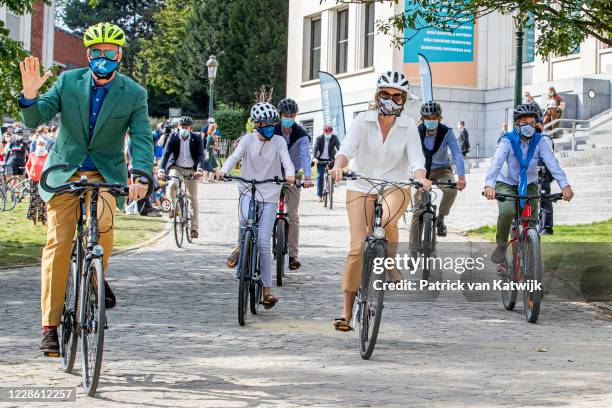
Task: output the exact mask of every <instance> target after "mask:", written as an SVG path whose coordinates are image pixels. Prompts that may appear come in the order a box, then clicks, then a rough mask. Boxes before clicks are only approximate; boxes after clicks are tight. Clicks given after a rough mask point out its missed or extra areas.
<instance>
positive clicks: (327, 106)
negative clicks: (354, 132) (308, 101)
mask: <svg viewBox="0 0 612 408" xmlns="http://www.w3.org/2000/svg"><path fill="white" fill-rule="evenodd" d="M319 80H320V81H321V107H322V110H323V126H325V125H331V126H332V128H334V133H335V134H336V136H338V139H340V141H342V139H344V135H345V134H346V130H345V127H344V105H343V103H342V90H341V89H340V84H339V83H338V80H337V79H336V78H335V77H334V76H333V75H332V74H330V73H329V72H325V71H319ZM315 134H316V133H315Z"/></svg>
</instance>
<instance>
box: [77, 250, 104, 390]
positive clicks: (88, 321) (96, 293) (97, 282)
mask: <svg viewBox="0 0 612 408" xmlns="http://www.w3.org/2000/svg"><path fill="white" fill-rule="evenodd" d="M86 268H87V274H86V275H85V276H86V279H85V281H84V282H82V285H81V298H80V310H81V311H80V319H79V320H80V321H81V324H82V326H83V328H82V330H81V361H82V366H81V370H82V375H83V388H85V392H86V393H87V395H89V396H90V397H93V396H94V395H95V393H96V389H97V388H98V382H99V380H100V371H101V369H102V355H103V353H104V330H105V328H106V305H105V293H104V270H103V268H102V259H101V258H94V259H93V260H92V261H91V262H90V263H89V264H87V265H86ZM90 341H91V344H90Z"/></svg>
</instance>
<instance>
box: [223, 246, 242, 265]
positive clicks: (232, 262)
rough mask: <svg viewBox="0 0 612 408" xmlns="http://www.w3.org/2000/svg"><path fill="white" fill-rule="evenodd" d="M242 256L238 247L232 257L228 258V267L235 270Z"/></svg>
mask: <svg viewBox="0 0 612 408" xmlns="http://www.w3.org/2000/svg"><path fill="white" fill-rule="evenodd" d="M239 256H240V248H239V247H236V248H235V249H234V250H233V251H232V254H231V255H230V256H228V257H227V262H226V263H227V267H228V268H235V267H236V265H238V257H239Z"/></svg>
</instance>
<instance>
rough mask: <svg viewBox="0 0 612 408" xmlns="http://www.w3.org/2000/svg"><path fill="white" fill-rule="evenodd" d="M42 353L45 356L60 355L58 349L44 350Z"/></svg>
mask: <svg viewBox="0 0 612 408" xmlns="http://www.w3.org/2000/svg"><path fill="white" fill-rule="evenodd" d="M43 354H44V355H45V357H59V356H60V353H59V351H45V352H44V353H43Z"/></svg>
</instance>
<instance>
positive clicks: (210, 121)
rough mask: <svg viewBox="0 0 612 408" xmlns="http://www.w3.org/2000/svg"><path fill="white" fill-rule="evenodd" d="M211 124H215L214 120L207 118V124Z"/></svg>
mask: <svg viewBox="0 0 612 408" xmlns="http://www.w3.org/2000/svg"><path fill="white" fill-rule="evenodd" d="M213 123H217V122H215V118H208V124H209V125H212V124H213Z"/></svg>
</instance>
